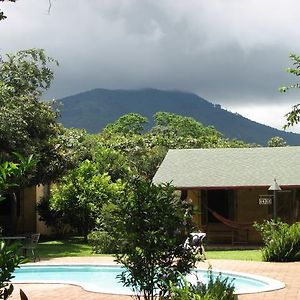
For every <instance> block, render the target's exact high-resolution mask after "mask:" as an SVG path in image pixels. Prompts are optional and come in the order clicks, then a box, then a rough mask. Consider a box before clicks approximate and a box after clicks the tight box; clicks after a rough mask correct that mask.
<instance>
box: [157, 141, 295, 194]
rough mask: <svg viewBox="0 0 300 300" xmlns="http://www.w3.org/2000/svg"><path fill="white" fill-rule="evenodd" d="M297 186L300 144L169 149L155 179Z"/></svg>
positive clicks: (202, 184)
mask: <svg viewBox="0 0 300 300" xmlns="http://www.w3.org/2000/svg"><path fill="white" fill-rule="evenodd" d="M274 178H276V180H277V183H278V184H279V185H280V186H299V187H300V146H295V147H268V148H267V147H261V148H216V149H176V150H169V151H168V153H167V155H166V157H165V159H164V160H163V162H162V164H161V166H160V167H159V169H158V171H157V173H156V174H155V176H154V178H153V182H154V183H156V184H157V183H163V182H171V183H172V184H173V185H174V186H175V187H177V188H234V187H236V188H238V187H259V186H266V187H268V186H270V185H271V184H273V182H274Z"/></svg>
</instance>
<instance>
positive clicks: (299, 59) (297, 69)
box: [279, 53, 300, 129]
mask: <svg viewBox="0 0 300 300" xmlns="http://www.w3.org/2000/svg"><path fill="white" fill-rule="evenodd" d="M289 57H290V59H291V61H292V64H293V65H294V67H293V68H287V69H286V71H287V72H288V73H290V74H293V75H296V76H300V56H299V55H297V54H295V53H291V54H290V56H289ZM295 88H300V83H294V84H291V85H288V86H282V87H280V88H279V91H280V92H281V93H285V92H287V91H288V90H289V89H295ZM285 117H286V120H287V124H286V125H285V126H284V129H286V128H288V127H290V126H293V125H295V124H298V123H299V121H300V104H296V105H294V106H293V107H292V110H291V111H290V112H288V113H287V114H286V115H285Z"/></svg>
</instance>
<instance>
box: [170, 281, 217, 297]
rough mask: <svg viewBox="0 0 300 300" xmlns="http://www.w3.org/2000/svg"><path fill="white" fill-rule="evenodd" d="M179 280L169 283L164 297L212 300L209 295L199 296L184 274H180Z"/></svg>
mask: <svg viewBox="0 0 300 300" xmlns="http://www.w3.org/2000/svg"><path fill="white" fill-rule="evenodd" d="M180 277H181V278H180V279H181V280H180V281H179V283H178V284H177V285H175V284H174V283H173V282H170V283H169V295H168V296H166V297H165V299H170V300H214V299H213V298H211V297H210V296H209V295H205V296H200V295H199V294H198V293H197V292H196V289H195V286H193V285H192V284H191V283H189V282H188V281H187V280H186V278H185V277H184V276H180Z"/></svg>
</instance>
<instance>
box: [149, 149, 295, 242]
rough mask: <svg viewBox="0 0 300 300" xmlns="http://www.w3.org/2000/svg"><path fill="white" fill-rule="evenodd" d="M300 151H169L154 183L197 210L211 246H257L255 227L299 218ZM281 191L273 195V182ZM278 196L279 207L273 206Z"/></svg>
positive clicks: (200, 224) (199, 220)
mask: <svg viewBox="0 0 300 300" xmlns="http://www.w3.org/2000/svg"><path fill="white" fill-rule="evenodd" d="M299 165H300V147H298V146H296V147H268V148H267V147H257V148H216V149H176V150H169V151H168V153H167V155H166V157H165V159H164V160H163V162H162V164H161V166H160V167H159V169H158V171H157V173H156V174H155V176H154V178H153V182H154V183H155V184H159V183H166V182H170V183H171V184H172V185H174V186H175V188H176V189H177V190H178V191H181V197H182V198H183V199H184V198H187V199H189V200H190V201H191V202H192V203H193V206H194V212H195V214H194V221H195V224H196V226H197V227H198V228H199V229H200V230H203V231H205V232H206V233H207V237H208V241H211V242H250V243H257V242H259V241H260V236H259V234H258V233H257V232H256V230H255V229H254V228H253V226H252V224H253V222H255V221H256V222H262V221H263V220H266V219H270V218H272V217H274V211H275V213H276V215H277V216H278V217H280V218H281V220H283V221H285V222H288V223H293V222H295V221H298V220H299V219H300V168H299ZM275 178H276V181H277V183H278V185H279V186H280V188H281V191H270V190H269V188H270V186H271V185H274V179H275ZM274 195H275V200H276V206H274V203H275V201H274Z"/></svg>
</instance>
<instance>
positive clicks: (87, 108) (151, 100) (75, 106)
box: [60, 89, 300, 145]
mask: <svg viewBox="0 0 300 300" xmlns="http://www.w3.org/2000/svg"><path fill="white" fill-rule="evenodd" d="M60 101H61V102H62V103H63V107H62V109H61V119H60V121H61V122H62V123H63V124H64V125H65V126H66V127H76V128H85V129H86V130H87V131H88V132H90V133H97V132H100V131H101V129H102V128H104V127H105V126H106V125H107V124H108V123H112V122H114V121H115V120H117V119H118V118H119V117H121V116H122V115H125V114H128V113H131V112H136V113H140V114H141V115H143V116H146V117H147V118H148V119H149V122H150V125H152V124H153V118H152V116H153V115H154V114H155V113H156V112H158V111H164V112H171V113H175V114H179V115H183V116H190V117H193V118H195V119H196V120H198V121H200V122H201V123H203V124H204V125H213V126H214V127H215V128H216V129H217V130H218V131H220V132H222V133H223V134H224V135H225V136H226V137H228V138H237V139H241V140H243V141H246V142H249V143H258V144H261V145H266V143H267V141H268V140H269V139H270V138H271V137H273V136H280V137H282V138H284V139H285V140H286V142H287V143H288V144H289V145H300V135H299V134H295V133H289V132H285V131H282V130H278V129H275V128H272V127H269V126H266V125H262V124H259V123H257V122H254V121H251V120H249V119H247V118H245V117H243V116H241V115H239V114H236V113H232V112H229V111H227V110H224V109H222V108H221V107H220V106H219V105H214V104H212V103H210V102H208V101H206V100H205V99H203V98H201V97H199V96H197V95H195V94H192V93H187V92H180V91H162V90H156V89H142V90H107V89H95V90H91V91H87V92H84V93H80V94H77V95H73V96H70V97H66V98H63V99H60Z"/></svg>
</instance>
